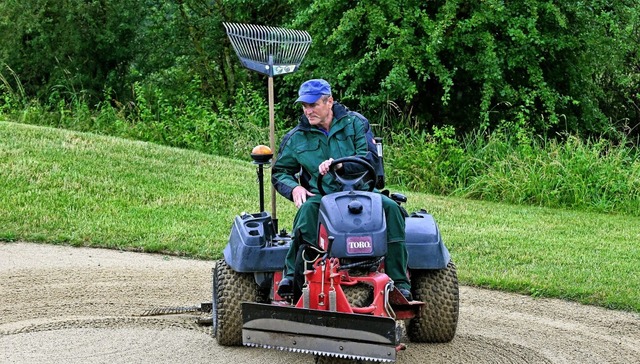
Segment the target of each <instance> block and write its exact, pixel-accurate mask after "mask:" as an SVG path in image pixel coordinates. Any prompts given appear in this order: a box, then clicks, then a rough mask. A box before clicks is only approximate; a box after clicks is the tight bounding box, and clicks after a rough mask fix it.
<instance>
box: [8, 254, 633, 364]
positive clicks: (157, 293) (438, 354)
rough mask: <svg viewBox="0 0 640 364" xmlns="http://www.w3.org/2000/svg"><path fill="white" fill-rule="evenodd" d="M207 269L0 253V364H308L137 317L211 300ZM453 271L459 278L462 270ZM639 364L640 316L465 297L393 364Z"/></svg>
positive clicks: (187, 326)
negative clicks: (451, 324)
mask: <svg viewBox="0 0 640 364" xmlns="http://www.w3.org/2000/svg"><path fill="white" fill-rule="evenodd" d="M212 267H213V262H209V261H197V260H189V259H182V258H177V257H166V256H162V255H150V254H140V253H130V252H119V251H114V250H103V249H89V248H71V247H62V246H51V245H39V244H29V243H0V362H2V363H32V362H39V363H60V362H66V363H86V362H91V363H113V362H138V363H158V362H160V363H169V362H190V363H212V362H214V363H218V362H220V363H224V362H233V363H234V364H236V363H267V362H268V363H313V357H312V356H309V355H303V354H295V353H289V352H281V351H275V350H265V349H254V348H241V347H232V348H229V347H222V346H218V345H217V343H216V342H215V339H213V338H212V337H211V333H210V328H208V327H201V326H198V325H197V324H196V323H195V321H196V319H197V318H200V317H201V316H199V315H198V314H196V313H183V314H179V315H165V316H144V317H141V316H140V315H141V314H142V313H143V312H145V311H147V310H149V309H153V308H158V307H183V306H193V305H196V304H199V303H201V302H208V301H210V300H211V298H210V295H211V268H212ZM459 269H460V267H459ZM427 361H428V362H430V363H638V362H640V316H639V315H637V314H633V313H626V312H619V311H610V310H605V309H602V308H597V307H590V306H583V305H579V304H575V303H571V302H565V301H560V300H545V299H533V298H531V297H526V296H520V295H514V294H507V293H502V292H495V291H487V290H481V289H476V288H471V287H461V302H460V321H459V325H458V332H457V334H456V338H455V339H454V340H453V341H452V342H451V343H447V344H435V345H434V344H412V343H409V344H408V349H407V350H406V351H404V352H402V353H399V355H398V361H397V363H424V362H427Z"/></svg>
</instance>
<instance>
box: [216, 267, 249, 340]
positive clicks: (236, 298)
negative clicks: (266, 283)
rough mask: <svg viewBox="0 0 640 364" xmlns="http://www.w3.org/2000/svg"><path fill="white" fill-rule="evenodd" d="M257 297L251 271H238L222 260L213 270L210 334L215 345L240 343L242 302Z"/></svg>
mask: <svg viewBox="0 0 640 364" xmlns="http://www.w3.org/2000/svg"><path fill="white" fill-rule="evenodd" d="M257 300H258V285H257V284H256V283H255V280H254V277H253V274H251V273H238V272H236V271H234V270H233V269H231V267H230V266H229V265H228V264H227V262H225V260H224V259H220V260H218V261H217V262H216V267H215V268H214V270H213V303H212V309H211V316H212V321H213V329H212V331H213V335H214V336H215V338H216V340H217V341H218V344H219V345H223V346H240V345H242V305H241V303H242V302H256V301H257Z"/></svg>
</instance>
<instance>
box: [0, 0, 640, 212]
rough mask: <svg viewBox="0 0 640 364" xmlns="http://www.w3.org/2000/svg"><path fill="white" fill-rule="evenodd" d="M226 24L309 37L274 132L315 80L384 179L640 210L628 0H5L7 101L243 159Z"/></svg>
mask: <svg viewBox="0 0 640 364" xmlns="http://www.w3.org/2000/svg"><path fill="white" fill-rule="evenodd" d="M225 21H227V22H239V23H251V24H261V25H270V26H283V27H288V28H295V29H302V30H307V31H308V32H309V33H310V34H311V36H312V38H313V44H312V46H311V48H310V51H309V53H308V54H307V56H306V58H305V60H304V61H303V63H302V66H301V68H300V70H299V71H297V72H296V73H293V74H291V75H287V76H282V77H276V78H275V90H276V105H277V106H276V119H277V129H278V133H279V135H282V133H283V132H284V131H285V130H286V129H287V128H289V127H291V126H293V125H294V124H295V123H296V116H297V114H298V112H299V110H297V109H296V108H295V105H293V103H292V101H293V100H294V99H295V94H296V91H297V87H298V85H299V84H300V82H301V81H303V80H305V79H308V78H316V77H317V78H320V77H321V78H325V79H327V80H328V81H329V82H330V83H331V84H332V85H333V88H334V95H335V97H336V98H337V99H338V100H340V101H342V102H343V103H345V104H346V105H347V106H348V107H350V108H351V109H356V110H359V111H361V112H362V113H364V114H365V115H366V116H367V117H369V118H370V119H371V121H372V123H373V124H374V125H375V131H376V134H378V135H381V136H383V137H384V138H385V142H386V145H387V154H386V163H387V170H388V174H389V177H388V178H389V181H390V182H391V183H394V184H399V185H402V186H405V187H407V188H410V189H416V190H421V191H425V192H432V193H438V194H457V195H463V196H467V197H472V198H481V199H488V200H496V201H506V202H512V203H524V204H533V205H545V206H554V207H576V208H584V209H588V210H595V211H601V212H614V213H625V214H627V213H628V214H633V215H637V214H640V213H639V212H638V211H640V162H639V161H638V156H639V152H638V137H639V135H640V86H639V85H640V8H639V7H638V6H637V1H636V0H610V1H604V0H602V1H601V0H586V1H549V0H515V1H500V0H486V1H470V0H457V1H456V0H451V1H446V0H445V1H411V0H406V1H401V0H381V1H375V2H374V1H359V2H353V1H345V0H315V1H308V0H307V1H299V0H289V1H284V0H281V1H276V0H264V1H255V0H254V1H249V0H229V1H227V0H210V1H205V0H165V1H160V0H65V1H53V0H4V1H2V2H0V67H1V69H0V81H1V82H0V113H2V114H3V115H5V117H6V118H8V119H10V120H14V121H18V122H24V123H34V124H41V125H53V126H58V127H64V128H70V129H76V130H83V131H92V132H97V133H104V134H111V135H117V136H122V137H127V138H134V139H141V140H147V141H152V142H156V143H162V144H167V145H171V146H177V147H181V148H189V149H196V150H200V151H204V152H207V153H215V154H220V155H227V156H231V157H236V158H243V159H246V158H247V157H248V154H249V150H250V147H251V146H252V145H255V144H258V143H264V144H266V142H267V135H268V134H267V133H266V126H267V124H268V109H267V102H266V98H267V97H266V78H265V77H264V76H262V75H259V74H257V73H254V72H250V71H248V70H246V69H244V68H242V66H241V65H240V63H239V62H238V59H237V57H236V56H235V54H234V52H233V49H232V48H231V45H230V43H229V41H228V39H227V37H226V34H225V31H224V28H223V26H222V22H225Z"/></svg>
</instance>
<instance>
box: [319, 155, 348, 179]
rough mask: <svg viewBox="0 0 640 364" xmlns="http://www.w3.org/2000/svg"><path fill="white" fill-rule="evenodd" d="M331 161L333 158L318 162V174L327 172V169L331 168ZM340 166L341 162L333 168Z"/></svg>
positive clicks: (339, 167)
mask: <svg viewBox="0 0 640 364" xmlns="http://www.w3.org/2000/svg"><path fill="white" fill-rule="evenodd" d="M331 163H333V158H329V159H327V160H326V161H324V162H322V163H320V165H319V166H318V172H320V175H322V176H324V175H325V174H327V173H329V170H330V169H331ZM341 168H342V163H339V164H338V165H336V167H335V169H341Z"/></svg>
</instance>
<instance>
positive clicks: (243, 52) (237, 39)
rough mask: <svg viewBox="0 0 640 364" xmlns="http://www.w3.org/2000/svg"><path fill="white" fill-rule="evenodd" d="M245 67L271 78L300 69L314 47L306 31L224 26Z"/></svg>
mask: <svg viewBox="0 0 640 364" xmlns="http://www.w3.org/2000/svg"><path fill="white" fill-rule="evenodd" d="M223 25H224V28H225V30H226V32H227V36H228V37H229V40H230V41H231V45H232V46H233V49H234V50H235V51H236V54H237V55H238V58H240V61H241V62H242V64H243V65H244V66H245V67H247V68H249V69H251V70H253V71H256V72H260V73H263V74H265V75H267V76H269V77H273V76H277V75H283V74H286V73H292V72H294V71H296V70H297V69H298V66H299V65H300V63H302V60H303V59H304V56H305V54H306V53H307V51H308V50H309V46H310V45H311V36H310V35H309V33H307V32H306V31H302V30H293V29H286V28H278V27H270V26H264V25H253V24H238V23H223Z"/></svg>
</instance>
